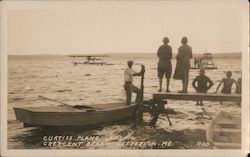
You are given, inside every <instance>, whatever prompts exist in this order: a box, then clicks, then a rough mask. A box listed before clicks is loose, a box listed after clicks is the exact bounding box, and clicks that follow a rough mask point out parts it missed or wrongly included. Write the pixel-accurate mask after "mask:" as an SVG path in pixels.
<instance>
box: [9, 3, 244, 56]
mask: <svg viewBox="0 0 250 157" xmlns="http://www.w3.org/2000/svg"><path fill="white" fill-rule="evenodd" d="M238 2H240V1H238ZM59 3H60V2H59ZM69 3H71V5H70V7H67V6H68V5H67V4H65V3H63V4H60V5H62V6H63V7H55V8H54V9H53V7H51V6H50V8H48V9H46V7H42V8H39V7H36V8H35V9H34V8H33V9H29V8H28V9H27V8H25V9H10V10H8V14H7V15H8V16H7V19H8V24H7V27H8V33H7V37H8V54H15V55H24V54H89V53H126V52H128V53H145V52H146V53H155V52H156V51H157V49H158V47H159V46H160V45H162V39H163V38H164V37H168V38H169V39H170V43H169V44H170V45H171V46H172V48H173V52H174V53H176V52H177V49H178V47H179V46H180V45H181V42H180V41H181V38H182V37H183V36H186V37H188V40H189V43H188V44H189V45H190V46H191V47H192V49H193V52H194V53H204V52H205V50H206V49H207V51H209V52H213V53H217V52H240V51H241V47H242V33H243V32H242V22H243V20H242V18H243V17H242V12H241V10H242V5H240V3H237V2H236V1H230V0H229V1H213V0H212V1H202V0H201V1H119V2H117V1H83V2H79V1H73V2H69ZM48 5H50V4H48ZM53 5H55V6H56V5H58V4H56V3H53Z"/></svg>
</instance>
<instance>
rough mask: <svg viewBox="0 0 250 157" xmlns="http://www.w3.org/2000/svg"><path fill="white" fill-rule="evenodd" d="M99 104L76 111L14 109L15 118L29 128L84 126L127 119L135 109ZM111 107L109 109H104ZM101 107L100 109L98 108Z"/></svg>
mask: <svg viewBox="0 0 250 157" xmlns="http://www.w3.org/2000/svg"><path fill="white" fill-rule="evenodd" d="M115 105H116V104H115V103H114V104H100V105H97V106H99V108H95V107H93V108H85V109H77V108H74V107H70V106H63V105H62V106H54V107H16V108H14V111H15V114H16V118H17V120H18V121H21V122H23V123H24V124H25V125H30V126H86V125H94V124H100V123H108V122H114V121H118V120H122V119H125V118H129V117H131V116H132V113H133V111H134V110H135V108H136V105H135V104H131V105H129V106H125V105H121V104H118V105H117V107H116V106H115ZM105 106H106V107H111V108H105ZM100 107H102V108H100Z"/></svg>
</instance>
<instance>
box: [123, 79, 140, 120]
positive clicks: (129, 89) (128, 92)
mask: <svg viewBox="0 0 250 157" xmlns="http://www.w3.org/2000/svg"><path fill="white" fill-rule="evenodd" d="M124 89H125V90H126V105H130V103H131V99H132V93H136V99H135V101H136V103H137V106H136V110H135V111H134V113H132V119H133V121H134V124H135V125H136V123H138V124H139V125H140V124H142V117H143V100H142V93H141V90H140V89H139V88H137V87H136V86H134V85H133V84H132V82H125V84H124Z"/></svg>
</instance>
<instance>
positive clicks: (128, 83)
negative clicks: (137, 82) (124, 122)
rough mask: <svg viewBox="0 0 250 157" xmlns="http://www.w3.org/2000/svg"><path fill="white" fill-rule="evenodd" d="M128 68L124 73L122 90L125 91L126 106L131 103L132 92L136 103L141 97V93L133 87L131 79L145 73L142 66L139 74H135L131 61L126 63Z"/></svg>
mask: <svg viewBox="0 0 250 157" xmlns="http://www.w3.org/2000/svg"><path fill="white" fill-rule="evenodd" d="M127 64H128V67H127V68H126V69H125V71H124V81H125V83H124V89H125V90H126V105H130V103H131V98H132V92H134V93H136V94H137V95H136V102H137V101H138V99H139V98H140V95H141V91H140V89H139V88H138V87H136V86H134V85H133V77H134V76H141V74H142V73H143V71H145V68H144V66H142V69H141V71H140V72H139V73H137V72H135V71H134V70H133V69H132V66H133V64H134V62H133V61H132V60H129V61H128V62H127Z"/></svg>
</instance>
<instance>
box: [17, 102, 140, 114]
mask: <svg viewBox="0 0 250 157" xmlns="http://www.w3.org/2000/svg"><path fill="white" fill-rule="evenodd" d="M109 104H110V103H109ZM112 104H115V103H112ZM96 105H97V104H96ZM98 105H102V104H98ZM40 107H46V106H40ZM71 107H72V109H74V110H70V109H69V110H68V111H58V112H55V111H32V110H30V109H29V108H39V106H37V107H27V108H26V107H14V108H13V109H14V110H15V109H21V110H25V111H28V112H30V113H54V114H75V113H84V114H88V113H89V114H93V113H97V112H98V113H102V112H107V111H110V112H111V111H115V110H122V109H125V108H132V107H136V103H132V104H131V105H124V106H119V107H115V108H107V109H105V108H104V109H97V108H90V110H91V109H94V111H92V112H87V110H81V109H77V108H74V106H71Z"/></svg>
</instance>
